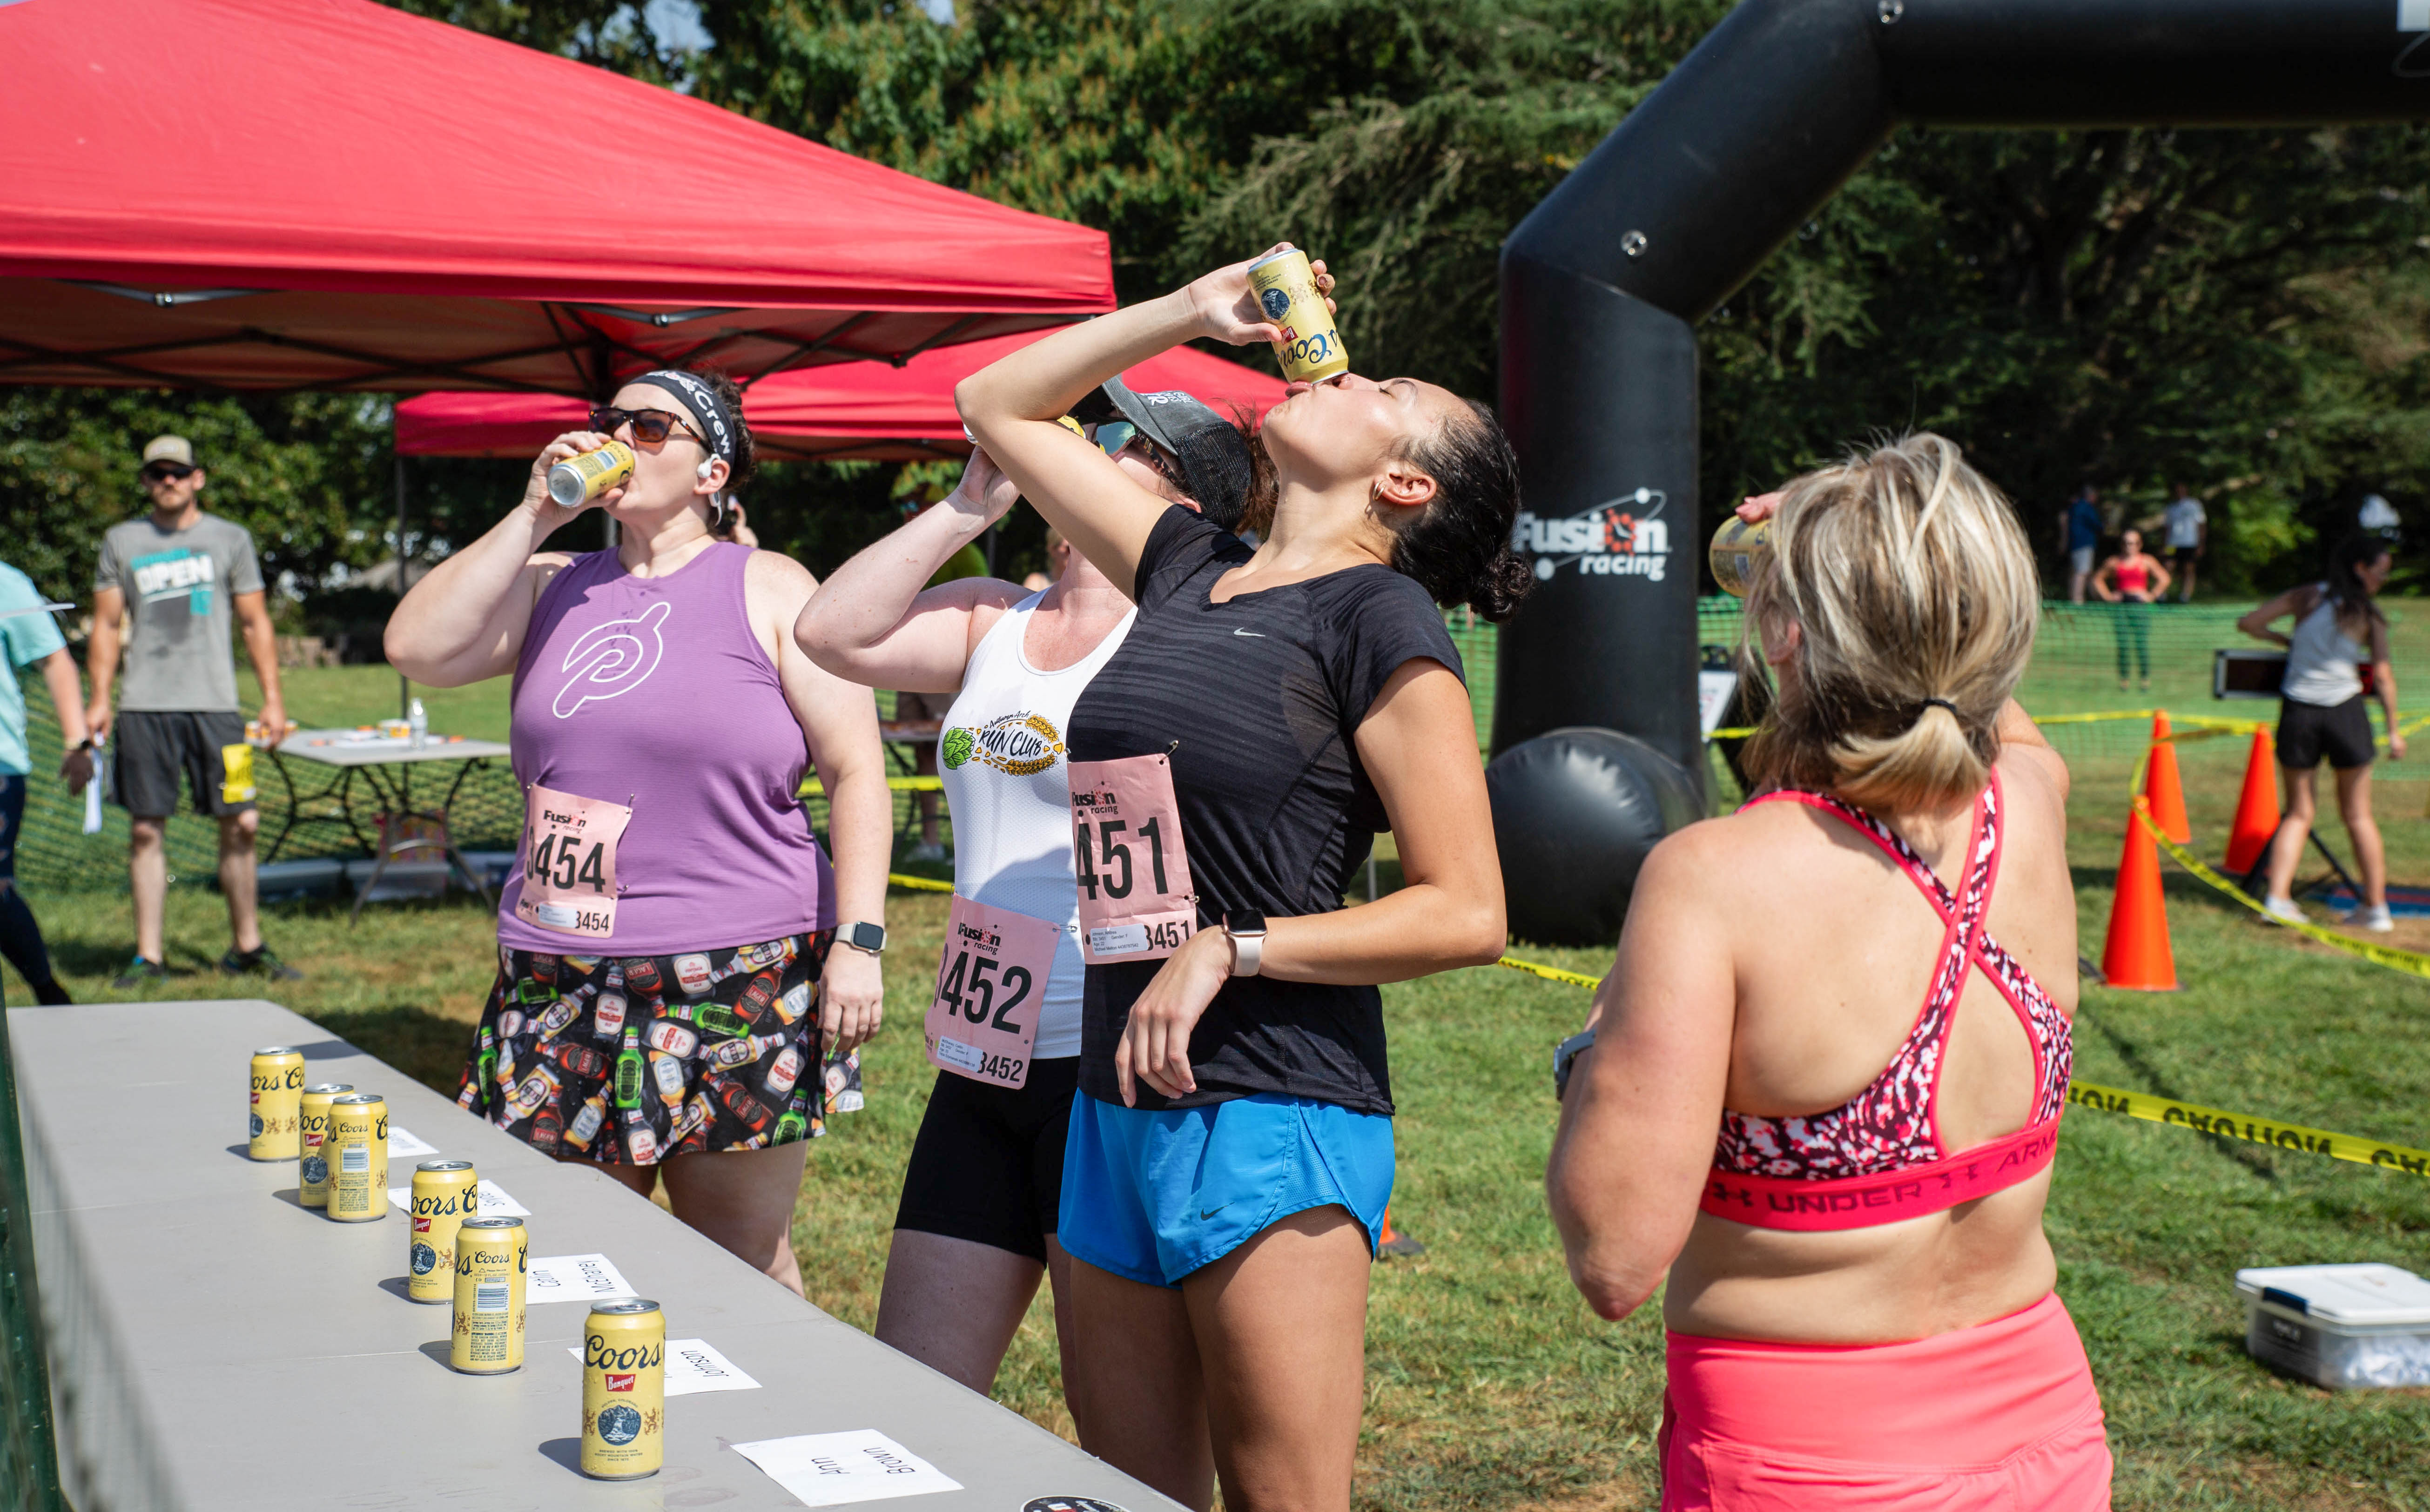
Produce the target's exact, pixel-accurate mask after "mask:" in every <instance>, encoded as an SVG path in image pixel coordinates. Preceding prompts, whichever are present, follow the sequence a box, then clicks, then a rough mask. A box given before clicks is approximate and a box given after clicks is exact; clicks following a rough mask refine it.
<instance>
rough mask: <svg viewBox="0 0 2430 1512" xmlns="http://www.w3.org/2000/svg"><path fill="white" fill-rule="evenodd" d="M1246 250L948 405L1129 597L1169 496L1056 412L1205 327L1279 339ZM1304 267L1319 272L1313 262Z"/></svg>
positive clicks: (1039, 345) (968, 389)
mask: <svg viewBox="0 0 2430 1512" xmlns="http://www.w3.org/2000/svg"><path fill="white" fill-rule="evenodd" d="M1283 245H1285V246H1288V245H1289V243H1288V242H1286V243H1284V244H1283ZM1275 250H1276V251H1280V250H1281V248H1280V247H1277V248H1276V249H1275ZM1253 260H1255V259H1247V260H1243V261H1240V262H1236V263H1234V264H1232V265H1231V266H1230V267H1227V268H1218V269H1216V270H1215V271H1214V272H1213V273H1210V274H1207V275H1206V276H1205V277H1203V278H1200V279H1198V280H1197V281H1196V282H1194V283H1192V284H1190V285H1189V286H1188V287H1186V288H1182V289H1176V290H1174V291H1173V292H1172V293H1169V294H1166V295H1165V296H1164V297H1162V298H1161V299H1152V300H1150V301H1148V302H1147V303H1146V304H1143V305H1133V306H1131V307H1129V308H1128V309H1119V310H1116V311H1114V312H1113V313H1112V314H1110V315H1101V316H1099V317H1097V318H1096V319H1095V320H1092V321H1084V322H1082V323H1081V324H1077V325H1073V326H1069V327H1066V328H1065V329H1063V330H1060V331H1057V332H1056V333H1055V334H1054V335H1053V336H1050V337H1048V338H1046V339H1045V340H1044V341H1034V342H1032V343H1031V344H1029V345H1027V346H1024V347H1023V348H1022V349H1021V350H1020V351H1018V352H1015V353H1013V354H1012V355H1011V356H1009V357H1005V358H1003V359H1002V360H1000V361H997V362H994V363H991V364H990V365H989V366H987V367H985V368H982V369H980V370H979V371H978V372H976V373H974V374H971V375H970V376H969V377H967V378H964V379H963V380H962V381H961V382H960V383H959V384H957V385H956V386H955V388H954V404H955V407H957V408H958V409H959V410H960V411H961V415H962V424H964V425H965V426H966V427H967V428H968V429H969V431H970V433H971V436H972V438H973V439H974V440H976V441H977V442H978V443H979V444H980V445H981V446H983V447H985V448H987V452H988V455H989V456H990V457H994V458H995V459H996V462H997V463H998V464H999V465H1000V466H1002V467H1003V469H1004V470H1005V472H1006V473H1007V474H1010V475H1011V478H1012V480H1013V482H1014V483H1016V484H1017V485H1019V486H1020V489H1021V493H1022V496H1023V497H1024V498H1025V499H1027V500H1028V501H1029V502H1030V505H1031V507H1034V508H1035V509H1037V510H1038V512H1039V513H1040V514H1042V515H1044V516H1045V517H1046V518H1047V520H1048V521H1050V522H1051V523H1053V524H1054V526H1055V528H1056V529H1057V530H1060V531H1061V532H1063V536H1064V539H1065V540H1069V541H1071V542H1072V544H1073V546H1074V548H1075V549H1076V550H1078V551H1079V553H1080V554H1081V555H1082V556H1084V557H1088V558H1089V560H1090V561H1092V562H1094V563H1096V564H1097V570H1098V571H1099V572H1101V573H1105V574H1106V576H1107V577H1108V578H1110V579H1112V580H1113V584H1114V586H1115V587H1116V588H1119V589H1121V590H1123V592H1124V593H1125V594H1127V595H1129V596H1131V597H1133V598H1137V597H1138V593H1137V591H1136V581H1135V580H1136V579H1137V577H1138V575H1139V560H1140V553H1141V552H1143V551H1145V550H1146V548H1147V538H1148V532H1149V531H1151V530H1153V529H1155V528H1156V523H1157V520H1158V519H1160V518H1162V517H1163V514H1164V511H1165V510H1166V509H1168V508H1170V507H1171V506H1170V505H1169V504H1167V503H1166V502H1165V501H1164V500H1163V499H1161V498H1159V497H1157V495H1156V494H1154V493H1151V492H1149V491H1148V490H1146V489H1143V488H1141V487H1140V486H1139V485H1138V484H1137V483H1134V482H1132V481H1131V480H1130V479H1129V478H1128V477H1126V476H1124V475H1123V471H1122V469H1121V468H1119V467H1117V466H1115V465H1114V462H1113V459H1112V458H1110V457H1107V456H1106V455H1105V454H1104V453H1103V452H1100V451H1099V450H1097V448H1096V447H1094V446H1092V445H1090V444H1089V442H1087V441H1086V440H1082V439H1081V438H1079V437H1077V436H1075V435H1074V434H1072V432H1071V430H1070V429H1069V427H1067V426H1064V425H1061V424H1057V420H1058V419H1059V417H1061V416H1062V415H1063V414H1064V413H1066V412H1067V411H1069V410H1070V409H1071V407H1073V406H1074V405H1075V404H1077V403H1079V402H1080V400H1081V398H1082V397H1083V396H1084V395H1086V394H1087V393H1088V392H1089V390H1091V389H1094V388H1096V387H1097V386H1098V385H1099V384H1101V383H1104V382H1105V381H1106V380H1107V378H1110V377H1113V376H1115V375H1117V374H1120V373H1121V372H1122V371H1123V369H1125V368H1128V367H1132V366H1134V365H1136V364H1138V363H1140V362H1144V361H1146V360H1147V359H1148V358H1149V357H1155V356H1157V354H1158V353H1161V352H1166V351H1170V350H1171V349H1173V347H1176V346H1179V345H1180V344H1181V343H1182V342H1184V341H1191V340H1194V339H1196V338H1198V337H1202V336H1204V337H1212V338H1214V339H1215V340H1217V341H1227V342H1230V343H1231V344H1232V345H1234V346H1241V345H1245V344H1247V343H1248V342H1251V341H1277V340H1279V339H1280V338H1281V335H1282V333H1281V332H1280V331H1278V330H1277V329H1275V327H1274V326H1273V324H1272V323H1270V322H1268V321H1266V320H1265V319H1264V318H1263V317H1262V314H1261V312H1260V311H1259V310H1258V309H1257V296H1256V294H1255V293H1254V292H1253V291H1251V290H1250V288H1249V261H1253ZM1313 266H1314V267H1315V268H1316V269H1317V270H1318V272H1319V274H1320V275H1322V272H1323V264H1322V263H1317V264H1314V265H1313ZM1320 287H1324V280H1323V278H1322V276H1320Z"/></svg>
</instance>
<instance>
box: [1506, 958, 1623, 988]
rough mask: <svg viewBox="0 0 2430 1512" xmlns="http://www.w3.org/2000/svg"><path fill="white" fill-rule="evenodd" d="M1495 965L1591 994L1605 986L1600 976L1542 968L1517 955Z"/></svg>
mask: <svg viewBox="0 0 2430 1512" xmlns="http://www.w3.org/2000/svg"><path fill="white" fill-rule="evenodd" d="M1494 964H1495V965H1497V966H1507V967H1509V968H1510V969H1511V970H1512V971H1514V972H1526V973H1528V974H1529V975H1530V976H1540V977H1542V978H1543V979H1544V980H1545V981H1547V982H1567V983H1568V984H1570V986H1572V987H1582V988H1585V989H1587V990H1588V991H1589V992H1591V991H1593V990H1594V989H1596V988H1599V987H1601V986H1603V978H1601V977H1599V976H1589V975H1587V974H1586V973H1585V972H1565V971H1562V970H1561V969H1560V968H1559V967H1557V966H1540V965H1538V964H1537V963H1536V962H1534V961H1523V960H1521V959H1520V958H1519V957H1518V956H1516V955H1505V956H1503V957H1502V959H1501V960H1499V961H1497V962H1495V963H1494Z"/></svg>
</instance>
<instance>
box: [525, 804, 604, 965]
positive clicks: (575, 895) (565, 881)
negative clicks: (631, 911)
mask: <svg viewBox="0 0 2430 1512" xmlns="http://www.w3.org/2000/svg"><path fill="white" fill-rule="evenodd" d="M631 822H633V811H632V810H631V809H629V808H627V807H625V806H623V805H622V804H611V803H606V802H603V801H601V800H600V799H597V798H580V797H576V796H575V795H574V794H573V793H570V792H558V790H557V789H554V788H543V787H541V785H540V784H538V783H533V784H532V785H531V789H530V790H529V792H528V793H527V794H526V796H525V798H524V878H523V882H524V885H523V890H522V891H521V892H520V893H518V894H517V895H516V897H515V917H516V918H518V919H520V920H522V921H523V922H525V923H527V924H531V925H533V926H534V927H536V928H540V929H554V930H556V931H557V932H558V934H561V935H586V936H589V937H591V939H606V938H607V936H609V935H612V934H614V933H615V932H616V842H617V841H618V840H620V839H624V826H625V825H627V824H629V823H631Z"/></svg>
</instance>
